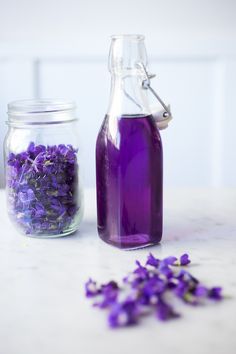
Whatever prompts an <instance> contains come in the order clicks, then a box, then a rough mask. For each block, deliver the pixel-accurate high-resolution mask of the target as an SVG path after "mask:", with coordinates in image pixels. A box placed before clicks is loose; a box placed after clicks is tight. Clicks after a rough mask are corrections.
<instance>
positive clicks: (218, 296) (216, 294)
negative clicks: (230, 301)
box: [208, 286, 223, 300]
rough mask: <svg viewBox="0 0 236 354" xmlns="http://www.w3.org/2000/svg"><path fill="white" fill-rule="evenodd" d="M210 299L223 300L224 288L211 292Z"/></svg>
mask: <svg viewBox="0 0 236 354" xmlns="http://www.w3.org/2000/svg"><path fill="white" fill-rule="evenodd" d="M208 298H209V299H212V300H222V298H223V296H222V288H221V287H219V286H217V287H213V288H211V289H210V290H209V293H208Z"/></svg>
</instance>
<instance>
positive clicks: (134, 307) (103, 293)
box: [85, 253, 223, 328]
mask: <svg viewBox="0 0 236 354" xmlns="http://www.w3.org/2000/svg"><path fill="white" fill-rule="evenodd" d="M189 263H190V259H189V256H188V255H187V254H186V253H185V254H183V255H182V256H181V257H180V259H179V261H178V259H177V258H176V257H173V256H170V257H166V258H164V259H163V260H160V259H158V258H155V256H154V255H153V254H151V253H150V254H149V255H148V257H147V261H146V263H145V265H146V266H142V265H141V263H140V262H139V261H136V268H135V269H134V271H133V272H131V273H129V274H128V275H127V276H126V277H124V278H123V286H122V287H121V286H119V285H118V284H117V283H116V282H115V281H110V282H108V283H107V284H103V285H101V286H100V287H98V286H97V284H96V282H95V281H93V280H91V279H89V280H88V282H87V283H86V284H85V294H86V296H87V297H98V298H99V301H97V302H94V303H93V305H94V306H97V307H99V308H102V309H107V311H108V324H109V326H110V327H111V328H117V327H124V326H130V325H135V324H138V323H139V320H140V318H141V317H142V316H144V315H147V314H151V313H155V315H156V318H157V319H159V320H160V321H167V320H171V319H175V318H178V317H180V314H179V313H177V312H176V311H175V309H174V308H173V306H172V305H171V304H170V299H171V297H170V296H172V298H173V297H177V298H178V299H180V300H181V301H183V302H184V303H186V304H190V305H195V306H196V305H199V304H201V303H202V301H204V300H208V299H210V300H222V299H223V296H222V288H221V287H212V288H207V287H206V286H205V285H204V284H202V283H200V282H199V280H198V279H196V278H195V277H194V276H193V275H192V274H190V272H188V271H187V270H186V269H182V268H179V269H177V268H176V266H187V265H188V264H189ZM124 293H125V294H126V297H124V296H123V297H122V295H124ZM166 295H168V299H169V300H168V302H167V301H166ZM122 299H123V300H122Z"/></svg>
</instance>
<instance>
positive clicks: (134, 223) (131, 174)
mask: <svg viewBox="0 0 236 354" xmlns="http://www.w3.org/2000/svg"><path fill="white" fill-rule="evenodd" d="M96 165H97V166H96V167H97V169H96V171H97V213H98V215H97V217H98V233H99V236H100V237H101V238H102V239H103V240H104V241H105V242H107V243H110V244H112V245H114V246H116V247H119V248H126V249H132V248H139V247H144V246H147V245H152V244H156V243H158V242H159V241H160V240H161V237H162V143H161V137H160V134H159V131H158V128H157V126H156V123H155V121H154V119H153V117H152V116H151V115H149V116H141V115H135V116H132V115H130V116H122V117H119V118H113V117H109V116H106V117H105V119H104V122H103V125H102V127H101V130H100V132H99V135H98V138H97V145H96Z"/></svg>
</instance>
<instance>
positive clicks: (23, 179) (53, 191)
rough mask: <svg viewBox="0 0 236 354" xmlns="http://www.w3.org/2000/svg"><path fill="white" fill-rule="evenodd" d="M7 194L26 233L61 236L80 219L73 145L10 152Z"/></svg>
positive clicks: (11, 207)
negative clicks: (76, 219)
mask: <svg viewBox="0 0 236 354" xmlns="http://www.w3.org/2000/svg"><path fill="white" fill-rule="evenodd" d="M6 176H7V191H8V205H9V213H10V216H11V218H12V220H13V221H14V222H15V223H16V224H17V225H19V226H20V228H21V229H22V230H23V231H24V232H25V233H26V234H34V235H45V234H46V235H57V234H61V233H63V232H65V231H66V230H67V229H68V228H69V227H70V226H71V224H72V223H73V221H74V218H75V217H76V216H77V213H78V210H79V205H78V193H79V191H78V163H77V150H75V149H74V148H73V147H72V146H71V145H64V144H60V145H58V146H57V145H53V146H44V145H35V144H34V143H33V142H31V143H30V144H29V146H28V148H27V149H26V150H25V151H22V152H21V153H18V154H14V153H13V152H10V153H9V156H8V159H7V168H6Z"/></svg>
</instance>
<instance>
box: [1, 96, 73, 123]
mask: <svg viewBox="0 0 236 354" xmlns="http://www.w3.org/2000/svg"><path fill="white" fill-rule="evenodd" d="M75 109H76V104H75V102H73V101H67V100H61V99H25V100H17V101H13V102H10V103H9V104H8V112H7V113H8V122H9V123H14V124H50V123H57V122H58V123H59V122H60V123H61V122H67V121H71V120H75V119H76V118H75Z"/></svg>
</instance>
